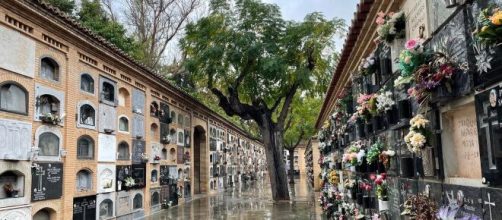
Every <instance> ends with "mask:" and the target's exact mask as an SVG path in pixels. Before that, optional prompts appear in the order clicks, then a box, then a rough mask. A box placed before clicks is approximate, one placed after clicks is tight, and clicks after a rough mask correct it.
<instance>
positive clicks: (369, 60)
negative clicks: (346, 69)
mask: <svg viewBox="0 0 502 220" xmlns="http://www.w3.org/2000/svg"><path fill="white" fill-rule="evenodd" d="M377 69H378V65H377V60H376V57H375V54H373V53H372V54H371V55H369V56H368V57H366V58H363V59H362V60H361V63H360V64H359V71H360V72H361V75H363V76H367V75H371V74H373V73H375V72H376V71H377Z"/></svg>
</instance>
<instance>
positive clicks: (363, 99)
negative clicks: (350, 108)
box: [356, 94, 377, 121]
mask: <svg viewBox="0 0 502 220" xmlns="http://www.w3.org/2000/svg"><path fill="white" fill-rule="evenodd" d="M357 104H358V106H357V107H356V110H357V115H358V116H360V117H362V118H363V119H364V120H366V121H369V119H370V118H371V116H372V115H376V114H377V100H376V95H375V94H360V95H359V98H357Z"/></svg>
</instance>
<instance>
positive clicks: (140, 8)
mask: <svg viewBox="0 0 502 220" xmlns="http://www.w3.org/2000/svg"><path fill="white" fill-rule="evenodd" d="M199 4H200V0H156V1H151V0H127V10H126V14H127V16H126V19H127V21H128V23H129V24H130V26H131V29H132V31H133V32H134V35H135V36H137V38H138V41H139V42H141V43H142V44H143V45H142V46H143V52H144V57H143V59H142V60H141V61H142V62H143V63H144V64H145V65H147V66H149V67H150V68H155V69H158V68H159V67H160V61H161V59H162V57H163V54H164V52H165V51H166V49H167V48H168V47H167V46H168V44H169V43H170V42H171V41H172V40H173V39H175V37H176V36H177V35H178V33H179V32H180V31H182V30H183V28H184V27H185V25H186V24H187V23H188V19H189V17H190V15H191V14H192V13H193V12H194V11H195V9H197V7H198V6H199Z"/></svg>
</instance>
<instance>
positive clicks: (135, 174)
mask: <svg viewBox="0 0 502 220" xmlns="http://www.w3.org/2000/svg"><path fill="white" fill-rule="evenodd" d="M132 178H133V179H134V181H135V182H136V187H137V188H144V187H145V184H146V169H145V164H133V165H132Z"/></svg>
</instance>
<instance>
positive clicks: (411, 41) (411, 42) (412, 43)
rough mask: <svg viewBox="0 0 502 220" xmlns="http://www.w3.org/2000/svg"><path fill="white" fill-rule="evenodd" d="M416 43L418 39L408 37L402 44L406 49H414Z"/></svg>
mask: <svg viewBox="0 0 502 220" xmlns="http://www.w3.org/2000/svg"><path fill="white" fill-rule="evenodd" d="M417 45H418V41H417V40H416V39H409V40H408V41H406V44H405V45H404V46H405V47H406V49H408V50H413V49H415V47H417Z"/></svg>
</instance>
